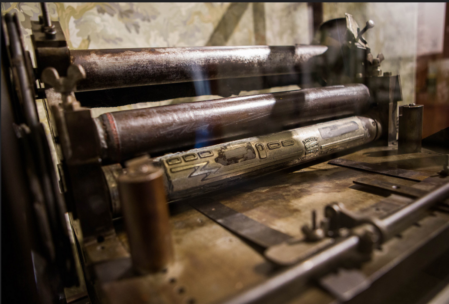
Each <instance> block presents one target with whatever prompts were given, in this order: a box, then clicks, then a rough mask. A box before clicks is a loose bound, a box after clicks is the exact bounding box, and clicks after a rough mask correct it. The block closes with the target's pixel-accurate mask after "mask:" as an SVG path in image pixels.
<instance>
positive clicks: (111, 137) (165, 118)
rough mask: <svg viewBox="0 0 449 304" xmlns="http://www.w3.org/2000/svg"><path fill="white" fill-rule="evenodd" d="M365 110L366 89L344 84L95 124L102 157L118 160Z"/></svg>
mask: <svg viewBox="0 0 449 304" xmlns="http://www.w3.org/2000/svg"><path fill="white" fill-rule="evenodd" d="M369 108H370V93H369V90H368V88H367V87H366V86H364V85H362V84H350V85H344V86H343V85H341V86H332V87H323V88H312V89H303V90H297V91H289V92H282V93H271V94H260V95H253V96H239V97H230V98H223V99H218V100H212V101H203V102H195V103H188V104H179V105H172V106H163V107H154V108H146V109H138V110H129V111H121V112H113V113H106V114H103V115H101V116H99V117H98V118H96V119H95V121H96V124H97V128H98V133H99V137H100V142H101V145H102V149H103V157H104V158H105V159H108V160H110V161H121V160H124V159H128V158H130V157H132V156H134V155H137V154H139V153H144V152H148V153H150V154H153V153H161V152H167V151H179V150H180V149H182V148H185V147H190V148H191V147H203V146H206V145H210V144H215V143H220V142H224V141H228V140H232V139H238V138H245V137H248V136H255V135H263V134H269V133H273V132H278V131H282V130H286V129H291V128H294V127H297V126H299V125H305V124H311V123H315V122H319V121H326V120H330V119H335V118H339V117H345V116H351V115H358V114H361V113H363V112H366V111H367V110H368V109H369Z"/></svg>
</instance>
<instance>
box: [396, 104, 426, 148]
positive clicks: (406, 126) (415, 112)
mask: <svg viewBox="0 0 449 304" xmlns="http://www.w3.org/2000/svg"><path fill="white" fill-rule="evenodd" d="M399 113H400V116H399V140H398V144H399V148H398V150H399V153H419V152H421V141H422V119H423V106H422V105H415V104H409V105H407V106H401V107H400V112H399Z"/></svg>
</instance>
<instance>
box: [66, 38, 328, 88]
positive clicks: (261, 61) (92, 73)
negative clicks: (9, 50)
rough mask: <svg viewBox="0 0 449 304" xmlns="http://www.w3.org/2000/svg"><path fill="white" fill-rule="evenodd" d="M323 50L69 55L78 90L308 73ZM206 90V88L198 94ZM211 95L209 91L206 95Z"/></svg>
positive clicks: (156, 50) (164, 50) (193, 49)
mask: <svg viewBox="0 0 449 304" xmlns="http://www.w3.org/2000/svg"><path fill="white" fill-rule="evenodd" d="M326 50H327V47H326V46H319V45H296V46H238V47H236V46H232V47H185V48H147V49H110V50H71V51H70V60H71V62H72V63H75V64H81V65H82V66H83V67H84V69H85V70H86V73H87V79H86V80H85V81H83V82H82V83H80V84H79V85H78V90H80V91H83V90H98V89H106V88H118V87H129V86H139V85H154V84H167V83H178V82H190V81H199V80H207V79H209V80H211V79H224V78H239V77H253V76H264V75H281V74H297V73H310V72H312V71H313V70H316V68H315V67H316V64H317V63H316V62H315V61H314V60H313V59H314V58H316V57H317V56H319V55H321V54H323V53H324V52H325V51H326ZM198 90H208V88H207V87H206V88H198ZM209 90H210V89H209Z"/></svg>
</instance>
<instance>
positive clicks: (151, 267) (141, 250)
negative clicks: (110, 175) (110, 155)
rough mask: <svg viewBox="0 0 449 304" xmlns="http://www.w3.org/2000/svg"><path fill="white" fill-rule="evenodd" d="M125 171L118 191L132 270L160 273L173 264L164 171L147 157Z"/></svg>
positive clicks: (130, 164) (134, 161)
mask: <svg viewBox="0 0 449 304" xmlns="http://www.w3.org/2000/svg"><path fill="white" fill-rule="evenodd" d="M126 167H127V169H126V172H125V173H124V174H122V175H120V176H119V178H118V189H119V194H120V201H121V202H122V209H123V216H124V219H125V227H126V231H127V232H128V239H129V246H130V252H131V258H132V261H133V266H134V268H135V269H136V270H137V271H138V272H141V273H152V272H157V271H160V270H162V269H164V268H165V267H166V266H167V264H169V263H170V262H171V261H172V260H173V245H172V240H171V233H170V224H169V213H168V207H167V198H166V194H165V190H164V189H165V188H164V182H163V171H162V169H160V168H156V167H154V166H153V165H152V161H151V160H150V159H149V158H148V157H141V158H137V159H133V160H131V161H128V162H127V163H126Z"/></svg>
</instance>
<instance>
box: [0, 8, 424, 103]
mask: <svg viewBox="0 0 449 304" xmlns="http://www.w3.org/2000/svg"><path fill="white" fill-rule="evenodd" d="M48 6H49V12H50V14H51V16H52V19H53V20H59V21H60V22H61V26H62V28H63V30H64V33H65V35H66V37H68V43H69V46H70V48H72V49H96V48H130V47H172V46H204V45H254V44H269V45H292V44H296V43H298V44H308V43H309V42H310V40H311V38H312V37H310V34H309V32H310V31H309V21H310V20H309V14H308V8H307V3H50V4H49V5H48ZM9 11H16V12H19V18H20V21H21V23H22V26H23V28H24V29H25V35H26V36H27V37H29V35H30V34H31V30H30V20H37V19H38V16H39V15H40V7H39V3H2V13H3V14H4V13H6V12H9ZM345 12H347V13H350V14H352V15H353V16H354V18H355V19H356V20H357V22H358V23H359V25H360V26H363V24H364V23H365V22H366V20H368V19H373V20H374V21H375V23H376V26H375V28H374V29H372V30H370V31H368V33H367V34H366V38H367V40H368V42H369V44H370V46H371V48H372V51H373V53H374V54H375V55H376V54H378V53H380V52H382V53H383V54H384V56H385V58H386V60H385V61H384V63H383V64H382V66H383V67H382V69H383V71H390V72H393V73H399V74H400V75H401V77H402V86H403V95H404V101H405V102H407V103H410V102H413V101H414V88H415V76H414V75H415V66H416V50H417V40H416V37H417V18H418V3H324V4H323V13H324V16H323V17H324V18H323V20H325V21H326V20H329V19H332V18H339V17H344V13H345ZM27 41H28V42H27V43H28V47H29V48H30V47H31V42H30V41H29V39H27Z"/></svg>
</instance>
